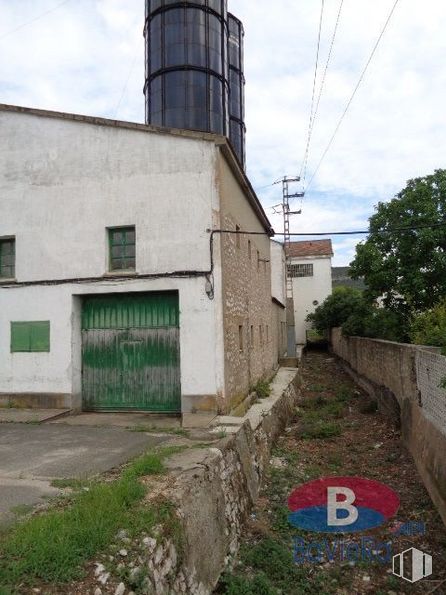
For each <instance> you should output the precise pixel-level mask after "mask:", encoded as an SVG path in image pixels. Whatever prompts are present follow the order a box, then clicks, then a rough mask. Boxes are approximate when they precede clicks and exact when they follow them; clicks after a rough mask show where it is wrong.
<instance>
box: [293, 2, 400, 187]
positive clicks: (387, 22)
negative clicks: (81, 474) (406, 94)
mask: <svg viewBox="0 0 446 595" xmlns="http://www.w3.org/2000/svg"><path fill="white" fill-rule="evenodd" d="M398 2H399V0H395V2H394V4H393V7H392V10H391V11H390V13H389V16H388V17H387V20H386V22H385V23H384V27H383V28H382V30H381V33H380V34H379V37H378V39H377V41H376V43H375V45H374V47H373V50H372V53H371V54H370V56H369V59H368V60H367V63H366V65H365V67H364V69H363V71H362V72H361V76H360V77H359V80H358V82H357V84H356V86H355V88H354V90H353V93H352V95H351V97H350V99H349V100H348V103H347V106H346V108H345V110H344V112H343V113H342V115H341V117H340V118H339V121H338V123H337V126H336V128H335V130H334V132H333V134H332V136H331V139H330V141H329V143H328V145H327V147H326V149H325V151H324V152H323V154H322V157H321V158H320V160H319V163H318V164H317V167H316V169H315V170H314V173H313V175H312V177H311V179H310V181H309V182H308V185H307V187H306V189H305V191H308V188H309V187H310V186H311V183H312V182H313V180H314V178H315V177H316V175H317V173H318V171H319V168H320V167H321V165H322V162H323V161H324V159H325V157H326V155H327V153H328V151H329V150H330V148H331V146H332V144H333V141H334V139H335V137H336V135H337V133H338V131H339V128H340V127H341V124H342V122H343V121H344V118H345V116H346V115H347V112H348V110H349V109H350V106H351V104H352V102H353V99H354V98H355V95H356V93H357V91H358V89H359V87H360V85H361V83H362V81H363V80H364V76H365V74H366V72H367V70H368V68H369V66H370V63H371V62H372V60H373V57H374V55H375V53H376V50H377V49H378V46H379V44H380V42H381V39H382V38H383V36H384V33H385V32H386V29H387V27H388V25H389V23H390V20H391V18H392V16H393V13H394V12H395V9H396V7H397V5H398Z"/></svg>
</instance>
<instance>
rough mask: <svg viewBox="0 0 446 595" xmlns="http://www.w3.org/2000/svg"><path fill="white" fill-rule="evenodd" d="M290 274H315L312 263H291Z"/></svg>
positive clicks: (290, 275)
mask: <svg viewBox="0 0 446 595" xmlns="http://www.w3.org/2000/svg"><path fill="white" fill-rule="evenodd" d="M288 276H289V277H293V278H296V277H312V276H313V265H312V264H289V265H288Z"/></svg>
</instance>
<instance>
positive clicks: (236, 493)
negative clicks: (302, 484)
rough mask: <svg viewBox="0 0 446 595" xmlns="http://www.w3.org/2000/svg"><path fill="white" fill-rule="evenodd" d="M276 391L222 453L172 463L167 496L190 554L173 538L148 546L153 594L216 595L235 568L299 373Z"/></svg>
mask: <svg viewBox="0 0 446 595" xmlns="http://www.w3.org/2000/svg"><path fill="white" fill-rule="evenodd" d="M272 389H273V392H272V394H271V396H270V397H269V398H267V399H263V400H262V403H261V411H260V410H257V409H258V408H257V409H256V410H254V408H253V410H252V411H251V412H250V413H248V414H247V415H246V416H245V419H244V421H243V420H241V421H242V424H241V426H239V427H237V428H233V430H234V433H232V434H231V435H228V436H227V437H226V438H223V439H222V440H221V441H220V442H219V443H218V444H217V445H216V447H214V448H196V449H192V450H190V449H189V450H187V451H184V452H182V453H179V454H177V455H175V456H174V457H172V458H171V459H170V460H169V461H168V463H167V465H168V467H169V469H170V475H169V477H168V479H167V482H168V483H169V482H170V483H171V487H170V489H169V491H168V492H164V495H165V496H166V497H167V498H168V499H170V500H172V501H173V502H174V503H175V504H176V505H177V511H178V516H179V519H180V523H181V526H182V530H183V537H184V541H183V549H182V551H179V549H178V546H177V545H176V544H175V543H174V541H173V540H172V538H171V537H165V538H158V539H154V538H146V542H147V547H148V548H149V552H148V567H149V570H150V572H149V580H150V587H151V588H152V589H153V590H152V591H150V592H154V593H156V594H157V595H165V594H167V593H168V594H169V595H176V594H179V593H190V594H194V595H195V594H197V595H208V594H209V593H211V592H212V591H213V589H214V587H215V585H216V584H217V582H218V579H219V577H220V574H221V572H222V571H223V570H224V569H225V568H226V569H230V568H231V565H232V563H233V561H234V558H235V556H236V554H237V552H238V548H239V543H240V536H241V534H242V531H243V525H244V522H245V521H246V519H247V517H248V514H249V512H250V510H251V508H252V506H253V504H254V503H255V501H256V499H257V497H258V495H259V491H260V488H261V484H262V480H263V476H264V471H265V468H266V466H267V464H268V461H269V457H270V451H271V446H272V444H273V442H274V441H275V440H276V438H277V437H278V436H279V434H280V433H281V431H283V428H284V427H285V425H286V422H287V420H288V419H289V418H290V416H291V415H292V411H293V409H294V408H295V406H296V403H297V399H298V395H299V376H297V375H296V370H295V369H294V370H293V369H284V368H282V369H280V370H279V373H278V375H277V377H276V379H275V381H274V382H273V385H272ZM255 407H257V406H255ZM224 419H225V418H223V419H222V423H223V421H224ZM229 432H231V429H230V428H229V427H228V434H229Z"/></svg>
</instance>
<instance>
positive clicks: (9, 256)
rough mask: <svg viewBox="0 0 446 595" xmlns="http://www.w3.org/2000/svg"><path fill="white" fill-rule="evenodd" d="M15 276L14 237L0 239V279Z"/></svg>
mask: <svg viewBox="0 0 446 595" xmlns="http://www.w3.org/2000/svg"><path fill="white" fill-rule="evenodd" d="M14 277H15V238H1V239H0V279H14Z"/></svg>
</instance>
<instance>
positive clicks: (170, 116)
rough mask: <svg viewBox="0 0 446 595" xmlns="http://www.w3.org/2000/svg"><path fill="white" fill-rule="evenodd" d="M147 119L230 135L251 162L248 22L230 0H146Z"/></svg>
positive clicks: (242, 159)
mask: <svg viewBox="0 0 446 595" xmlns="http://www.w3.org/2000/svg"><path fill="white" fill-rule="evenodd" d="M144 36H145V48H146V50H145V51H146V59H145V62H146V81H145V86H144V94H145V103H146V123H147V124H153V125H155V126H166V127H171V128H184V129H190V130H202V131H205V132H213V133H216V134H223V135H225V136H228V137H229V138H230V140H231V142H232V145H233V147H234V150H235V151H236V153H237V156H238V158H239V160H240V163H241V165H242V166H243V167H244V166H245V150H244V137H245V125H244V75H243V26H242V24H241V23H240V21H239V20H238V19H236V18H235V17H232V15H228V11H227V0H186V1H185V0H183V1H178V0H173V1H172V0H146V21H145V27H144Z"/></svg>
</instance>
